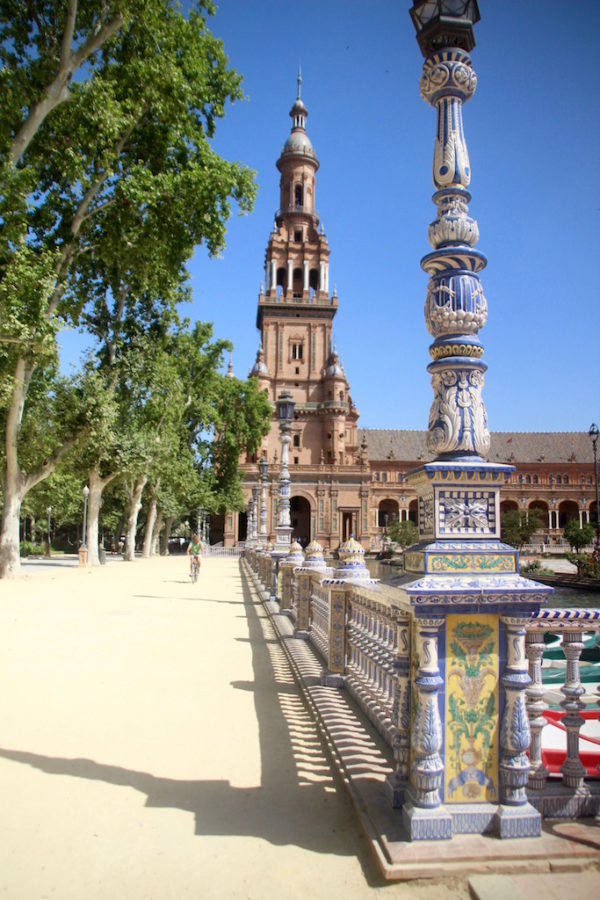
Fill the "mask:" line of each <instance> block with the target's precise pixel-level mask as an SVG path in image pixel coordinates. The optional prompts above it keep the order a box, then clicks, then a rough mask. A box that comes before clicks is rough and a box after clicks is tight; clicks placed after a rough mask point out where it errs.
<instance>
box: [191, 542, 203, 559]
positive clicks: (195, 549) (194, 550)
mask: <svg viewBox="0 0 600 900" xmlns="http://www.w3.org/2000/svg"><path fill="white" fill-rule="evenodd" d="M201 553H202V541H198V543H195V542H194V541H190V556H200V554H201Z"/></svg>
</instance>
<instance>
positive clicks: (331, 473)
mask: <svg viewBox="0 0 600 900" xmlns="http://www.w3.org/2000/svg"><path fill="white" fill-rule="evenodd" d="M301 87H302V77H301V75H298V95H297V97H296V101H295V103H294V105H293V107H292V109H291V110H290V117H291V119H292V129H291V133H290V135H289V137H288V138H287V140H286V142H285V144H284V145H283V149H282V151H281V155H280V157H279V159H278V160H277V168H278V169H279V172H280V173H281V178H280V192H279V209H278V210H277V212H276V213H275V221H274V224H273V230H272V232H271V234H270V235H269V240H268V244H267V249H266V253H265V281H264V286H263V285H261V290H260V294H259V297H258V310H257V317H256V325H257V328H258V329H259V331H260V346H259V350H258V353H257V357H256V363H255V364H254V367H253V368H252V371H251V374H252V375H253V376H255V377H256V378H257V379H258V381H259V385H260V386H261V387H262V388H264V389H265V390H266V391H267V394H268V397H269V400H271V402H272V403H273V404H275V401H276V400H277V397H278V396H279V395H280V394H281V392H282V391H283V390H289V391H290V392H291V394H292V397H293V400H294V403H295V410H296V412H295V419H294V422H293V424H292V432H291V446H290V454H289V456H290V460H289V461H290V471H291V477H292V525H293V526H294V537H298V538H300V539H301V540H303V541H306V540H308V539H310V538H313V537H316V538H317V539H318V540H320V541H321V542H323V543H324V545H325V546H327V547H329V546H332V547H337V545H338V544H339V543H340V541H342V540H344V539H345V538H346V537H349V535H350V533H353V534H355V535H356V536H357V537H359V536H360V534H361V533H362V532H363V530H364V531H365V532H366V529H367V525H366V514H365V522H364V529H363V523H362V521H360V520H361V515H360V499H359V493H360V485H361V483H362V477H361V475H362V474H364V475H365V477H367V476H366V456H365V459H364V460H363V461H362V462H361V459H360V458H359V457H360V453H359V447H358V440H357V422H358V415H359V414H358V411H357V409H356V407H355V406H354V404H353V402H352V398H351V397H350V391H349V384H348V381H347V379H346V375H345V372H344V369H343V365H342V363H341V360H340V357H339V355H338V353H337V350H336V348H335V345H334V343H333V335H332V330H333V319H334V317H335V314H336V312H337V308H338V297H337V291H336V289H335V287H334V288H333V291H332V292H330V280H329V244H328V242H327V238H326V236H325V232H324V229H323V226H322V225H320V224H319V216H318V214H317V211H316V207H315V187H316V177H315V176H316V173H317V171H318V169H319V162H318V160H317V157H316V154H315V151H314V148H313V146H312V143H311V141H310V138H309V137H308V135H307V133H306V118H307V116H308V111H307V109H306V106H305V105H304V102H303V101H302V97H301ZM261 452H264V453H266V456H267V460H268V462H269V466H270V473H271V475H272V476H273V477H274V478H276V477H277V475H278V470H279V464H278V460H279V458H280V455H281V445H280V437H279V430H278V426H277V421H276V418H275V412H274V415H273V422H272V427H271V430H270V432H269V434H268V435H267V437H266V438H265V439H264V441H263V447H262V451H261ZM243 468H244V469H245V472H246V479H247V483H248V486H249V485H250V483H252V482H253V481H255V480H256V460H255V459H252V460H251V459H248V460H246V461H245V462H244V464H243ZM332 490H333V494H332V493H331V492H332ZM271 493H272V496H273V497H275V498H276V496H277V486H276V484H275V485H274V486H273V488H272V492H271ZM295 498H296V502H294V499H295ZM295 513H296V515H294V514H295ZM294 522H295V525H294ZM274 524H275V522H274V520H273V504H271V506H270V509H269V532H270V533H271V532H272V528H273V526H274ZM232 527H233V526H232ZM235 530H237V529H235ZM236 537H238V535H236Z"/></svg>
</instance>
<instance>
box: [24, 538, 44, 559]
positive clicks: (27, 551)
mask: <svg viewBox="0 0 600 900" xmlns="http://www.w3.org/2000/svg"><path fill="white" fill-rule="evenodd" d="M20 550H21V556H23V557H26V556H43V555H44V553H45V552H46V548H45V546H44V545H43V544H34V543H33V542H32V541H21V546H20Z"/></svg>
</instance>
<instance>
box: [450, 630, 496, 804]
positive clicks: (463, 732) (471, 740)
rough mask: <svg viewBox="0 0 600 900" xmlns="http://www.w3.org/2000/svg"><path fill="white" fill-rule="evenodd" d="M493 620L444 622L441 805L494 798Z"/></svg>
mask: <svg viewBox="0 0 600 900" xmlns="http://www.w3.org/2000/svg"><path fill="white" fill-rule="evenodd" d="M498 635H499V624H498V617H497V616H493V615H480V616H464V615H449V616H448V617H447V622H446V661H447V662H446V665H447V669H446V710H445V743H446V767H445V776H444V777H445V785H444V787H445V798H446V803H481V802H485V801H497V799H498V676H499V673H498Z"/></svg>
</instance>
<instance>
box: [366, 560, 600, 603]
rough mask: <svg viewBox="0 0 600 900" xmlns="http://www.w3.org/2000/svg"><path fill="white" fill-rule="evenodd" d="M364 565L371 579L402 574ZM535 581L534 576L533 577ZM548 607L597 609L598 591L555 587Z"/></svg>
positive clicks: (378, 565) (392, 568) (377, 565)
mask: <svg viewBox="0 0 600 900" xmlns="http://www.w3.org/2000/svg"><path fill="white" fill-rule="evenodd" d="M365 563H366V565H367V567H368V569H369V572H370V573H371V577H372V578H379V579H380V580H381V581H389V580H390V579H392V578H396V577H398V576H399V575H401V574H402V569H399V568H397V567H396V566H386V565H384V564H383V563H382V562H380V560H378V559H370V558H368V559H366V560H365ZM533 580H534V581H535V576H533ZM548 606H552V607H563V606H566V607H580V608H582V609H597V608H598V607H600V591H580V590H578V589H577V588H566V587H557V588H554V592H553V593H552V594H551V595H550V597H549V598H548Z"/></svg>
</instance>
